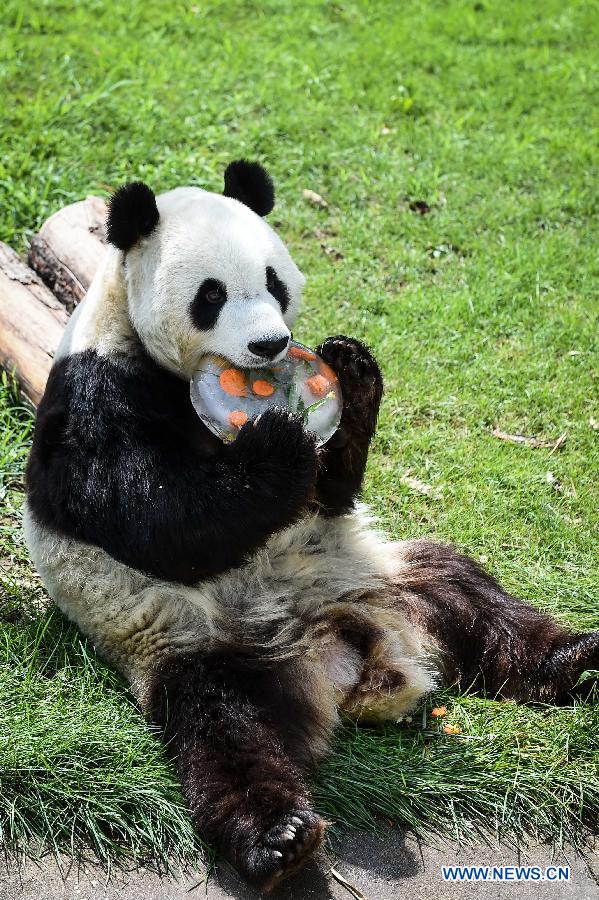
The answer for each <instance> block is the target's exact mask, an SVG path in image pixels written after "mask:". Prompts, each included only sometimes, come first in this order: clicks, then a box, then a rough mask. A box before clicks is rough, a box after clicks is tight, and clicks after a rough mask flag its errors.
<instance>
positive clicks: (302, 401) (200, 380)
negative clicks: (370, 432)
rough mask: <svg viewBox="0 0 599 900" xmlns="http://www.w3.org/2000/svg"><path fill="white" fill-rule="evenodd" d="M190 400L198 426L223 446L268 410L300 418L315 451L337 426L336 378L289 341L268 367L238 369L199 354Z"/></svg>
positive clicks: (312, 355) (314, 356)
mask: <svg viewBox="0 0 599 900" xmlns="http://www.w3.org/2000/svg"><path fill="white" fill-rule="evenodd" d="M190 393H191V402H192V403H193V407H194V409H195V411H196V412H197V414H198V416H199V417H200V419H201V420H202V422H203V423H204V424H205V425H207V427H208V428H209V429H210V431H212V432H213V433H214V434H216V435H217V436H218V437H219V438H221V439H222V440H223V441H225V442H227V443H228V442H230V441H233V440H234V439H235V437H236V435H237V432H238V431H239V429H240V428H241V426H242V425H244V424H245V423H246V422H247V421H248V420H249V419H253V418H255V417H256V416H257V415H259V414H260V413H261V412H264V411H265V410H267V409H269V407H271V406H281V407H286V408H287V409H289V410H291V412H294V413H296V414H297V415H299V416H301V417H302V419H303V421H304V425H305V427H306V428H307V429H308V430H309V431H312V432H314V434H315V435H316V442H317V444H318V446H319V447H320V446H321V445H322V444H325V443H326V442H327V441H328V440H329V438H330V437H332V435H333V434H334V433H335V431H336V430H337V428H338V427H339V422H340V420H341V411H342V409H343V400H342V397H341V388H340V386H339V381H338V380H337V376H336V375H335V373H334V372H333V370H332V369H331V367H330V366H328V365H327V364H326V363H325V361H324V360H323V359H321V358H320V356H318V355H317V354H316V353H314V351H313V350H310V348H309V347H304V346H303V345H302V344H298V343H296V342H295V341H292V342H291V343H290V344H289V348H288V350H287V355H286V356H285V358H284V359H282V360H280V361H279V362H277V363H275V365H274V366H272V367H270V368H261V369H238V368H236V367H235V366H232V365H231V363H230V362H228V360H226V359H223V358H222V357H220V356H212V355H210V356H204V357H202V360H201V362H200V365H199V368H198V369H197V371H196V372H195V374H194V376H193V378H192V379H191V385H190Z"/></svg>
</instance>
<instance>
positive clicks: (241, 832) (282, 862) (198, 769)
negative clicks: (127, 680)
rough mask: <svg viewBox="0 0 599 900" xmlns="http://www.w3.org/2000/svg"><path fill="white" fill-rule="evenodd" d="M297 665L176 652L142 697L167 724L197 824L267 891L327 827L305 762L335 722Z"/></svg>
mask: <svg viewBox="0 0 599 900" xmlns="http://www.w3.org/2000/svg"><path fill="white" fill-rule="evenodd" d="M299 665H300V664H299V663H298V662H296V661H290V662H277V663H272V664H270V665H267V664H265V663H264V662H263V661H258V660H254V659H250V658H248V657H245V658H244V656H243V655H241V654H239V653H235V652H218V653H213V654H210V655H201V654H188V655H180V656H177V657H174V658H172V659H171V660H170V661H169V662H167V663H165V664H163V665H162V667H161V669H160V670H159V671H156V672H154V674H153V676H152V684H151V685H150V686H149V690H148V692H147V697H148V699H147V703H146V704H145V705H146V709H147V712H148V714H149V716H150V718H151V719H152V720H153V721H155V722H156V723H157V724H160V725H161V726H162V727H163V729H164V732H165V738H166V740H167V746H168V748H169V752H170V753H171V754H172V756H173V759H174V762H175V766H176V769H177V773H178V775H179V778H180V780H181V785H182V790H183V795H184V797H185V799H186V800H187V802H188V804H189V807H190V810H191V814H192V820H193V822H194V825H195V827H196V828H197V829H198V832H199V833H200V835H201V836H202V837H203V838H205V839H206V840H207V841H209V842H210V843H211V844H212V845H213V846H215V847H216V849H217V850H218V851H219V852H220V853H222V854H223V856H225V857H226V858H227V859H228V861H229V862H231V863H232V864H233V865H234V866H235V868H237V869H238V871H239V872H240V873H241V874H242V875H243V876H244V877H245V878H246V879H247V880H248V881H249V882H250V883H252V884H253V885H254V886H256V887H257V888H258V889H259V890H261V891H265V892H268V891H270V890H272V889H273V888H274V887H276V885H277V884H278V883H279V882H280V881H281V880H282V879H284V878H286V877H287V876H288V875H290V874H291V873H292V872H294V871H295V870H296V869H298V868H299V867H300V866H301V865H302V864H303V862H304V861H305V860H306V859H307V857H309V856H310V855H311V854H312V853H313V852H314V851H315V850H316V849H317V848H318V847H319V846H320V844H321V843H322V840H323V835H324V831H325V824H326V823H325V822H324V821H323V819H322V818H321V817H320V816H319V815H318V814H317V813H315V812H314V810H313V809H312V806H311V799H310V793H309V790H308V788H307V786H306V783H305V781H304V775H303V769H304V768H305V766H306V765H307V764H308V763H309V762H310V759H311V755H312V753H313V749H314V747H319V746H320V747H324V746H327V745H328V742H329V740H330V731H331V730H332V727H333V722H332V719H331V720H330V721H329V717H328V716H327V713H326V711H325V712H323V710H321V709H318V708H317V706H316V705H314V703H312V702H311V697H310V694H309V693H308V690H309V678H306V677H305V676H304V673H302V672H301V671H299V670H298V666H299Z"/></svg>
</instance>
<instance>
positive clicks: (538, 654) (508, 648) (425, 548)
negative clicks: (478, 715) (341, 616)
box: [392, 540, 599, 703]
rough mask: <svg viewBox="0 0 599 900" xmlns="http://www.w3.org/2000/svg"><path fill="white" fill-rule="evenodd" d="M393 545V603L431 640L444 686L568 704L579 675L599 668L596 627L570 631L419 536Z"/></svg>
mask: <svg viewBox="0 0 599 900" xmlns="http://www.w3.org/2000/svg"><path fill="white" fill-rule="evenodd" d="M394 549H395V558H396V574H395V577H394V578H393V581H392V595H393V602H394V604H395V605H396V607H397V608H398V609H399V610H400V611H401V612H402V614H404V615H405V616H406V617H407V618H408V619H409V620H410V621H411V622H412V624H413V625H415V626H417V627H418V628H419V629H420V630H422V631H424V632H426V633H427V634H428V635H429V636H430V638H431V640H432V641H433V642H434V644H435V645H436V647H437V651H438V657H439V665H440V669H441V672H442V674H443V676H444V680H445V681H446V683H448V684H457V685H458V686H459V687H461V688H462V689H468V688H472V689H477V690H482V691H484V692H485V693H486V694H487V695H488V696H493V697H502V698H505V699H514V700H517V701H519V702H545V703H566V702H568V701H569V700H571V697H572V693H573V692H575V691H576V684H577V681H578V679H579V677H580V675H581V674H582V673H583V672H584V671H585V670H586V669H598V668H599V631H594V632H590V633H586V634H584V633H583V634H575V633H572V632H570V631H569V630H568V629H566V628H564V627H563V626H561V625H560V624H559V623H558V622H556V621H555V620H554V619H552V618H551V616H548V615H546V614H545V613H542V612H541V611H540V610H538V609H536V608H535V607H533V606H531V605H530V604H528V603H525V602H523V601H521V600H518V599H517V598H515V597H512V596H511V595H510V594H508V593H506V591H504V590H503V588H502V587H501V586H500V585H499V584H498V583H497V581H495V579H494V578H493V577H492V576H491V575H489V574H488V573H487V572H485V571H484V569H482V568H481V567H480V566H479V565H478V563H476V562H475V561H474V560H472V559H470V558H468V557H467V556H463V555H462V554H460V553H458V552H457V551H456V550H454V549H453V548H452V547H450V546H446V545H444V544H436V543H433V542H431V541H422V540H421V541H407V542H398V543H397V544H395V545H394ZM585 687H586V689H587V690H588V686H585Z"/></svg>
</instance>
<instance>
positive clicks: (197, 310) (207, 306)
mask: <svg viewBox="0 0 599 900" xmlns="http://www.w3.org/2000/svg"><path fill="white" fill-rule="evenodd" d="M226 299H227V289H226V287H225V285H224V284H223V283H222V281H219V280H218V279H217V278H206V280H205V281H203V282H202V283H201V285H200V286H199V288H198V290H197V293H196V295H195V297H194V298H193V300H192V301H191V306H190V308H189V311H190V313H191V318H192V321H193V324H194V325H195V327H196V328H199V330H200V331H206V330H207V329H208V328H212V327H213V325H214V324H215V323H216V320H217V319H218V314H219V312H220V310H221V307H222V305H223V303H224V302H225V301H226Z"/></svg>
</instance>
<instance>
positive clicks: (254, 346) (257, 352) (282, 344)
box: [248, 337, 289, 359]
mask: <svg viewBox="0 0 599 900" xmlns="http://www.w3.org/2000/svg"><path fill="white" fill-rule="evenodd" d="M288 343H289V337H282V338H275V339H274V340H271V339H267V340H263V341H250V342H249V344H248V350H249V351H250V353H253V354H254V356H261V357H262V358H263V359H274V358H275V356H278V355H279V353H282V352H283V350H285V348H286V347H287V344H288Z"/></svg>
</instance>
